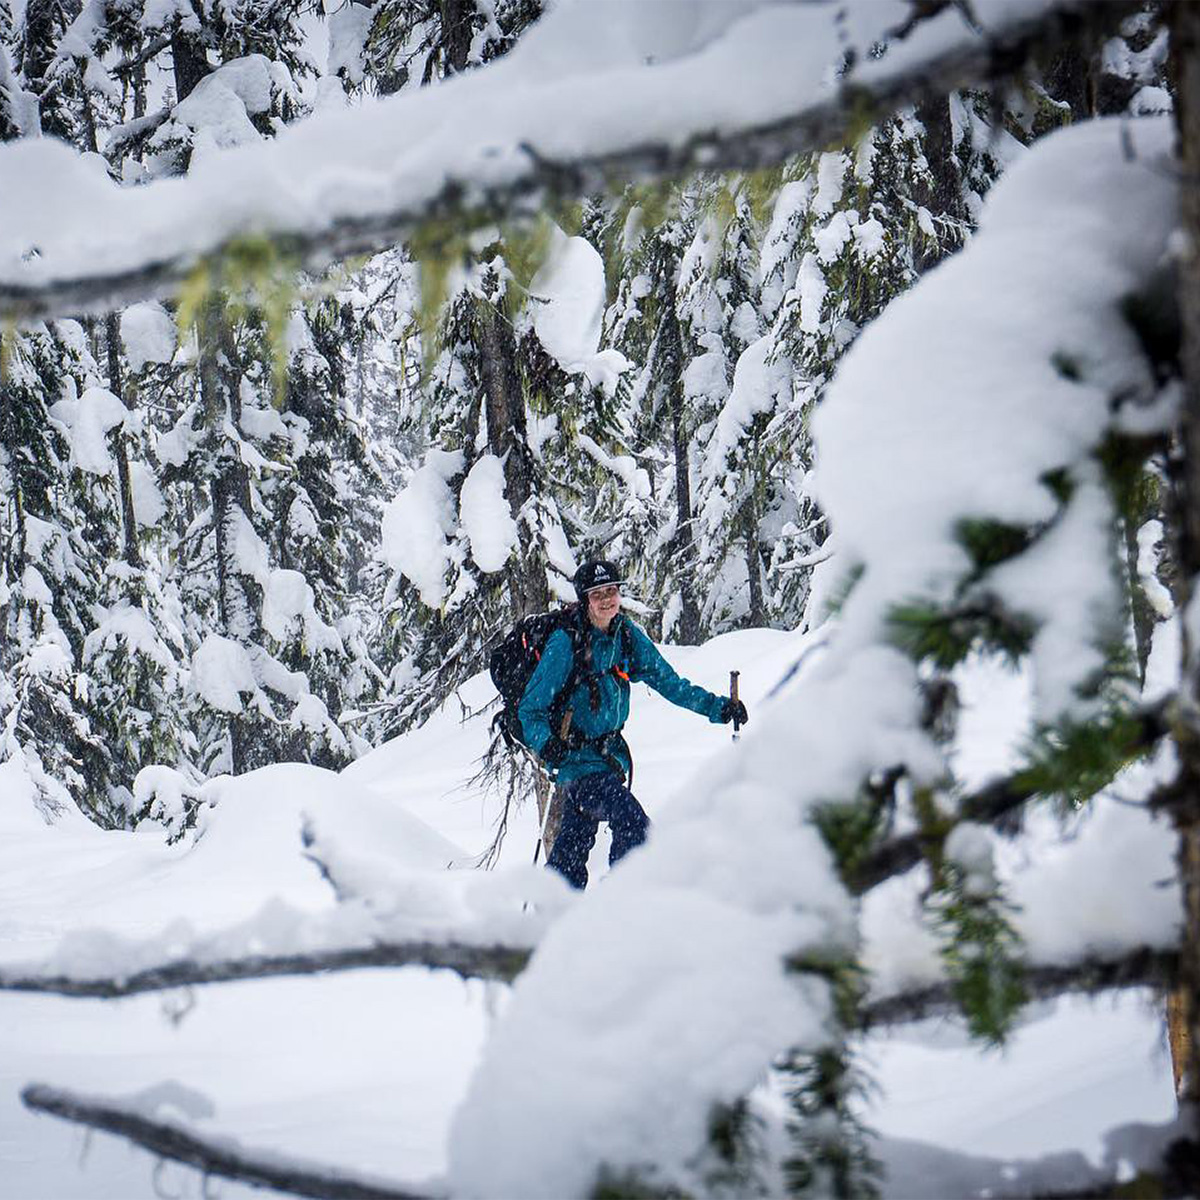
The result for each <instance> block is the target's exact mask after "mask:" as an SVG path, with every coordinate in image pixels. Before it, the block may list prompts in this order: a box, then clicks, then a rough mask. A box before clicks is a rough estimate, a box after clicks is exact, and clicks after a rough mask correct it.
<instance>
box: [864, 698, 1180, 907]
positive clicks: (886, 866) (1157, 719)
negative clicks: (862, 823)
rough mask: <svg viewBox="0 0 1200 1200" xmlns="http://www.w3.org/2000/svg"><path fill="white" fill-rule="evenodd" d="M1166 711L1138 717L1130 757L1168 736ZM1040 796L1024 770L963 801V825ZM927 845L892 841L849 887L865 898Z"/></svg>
mask: <svg viewBox="0 0 1200 1200" xmlns="http://www.w3.org/2000/svg"><path fill="white" fill-rule="evenodd" d="M1166 709H1167V705H1166V702H1163V703H1160V704H1156V705H1154V706H1152V707H1150V708H1147V709H1145V710H1143V711H1142V712H1141V713H1139V714H1138V718H1137V728H1136V740H1135V741H1134V742H1133V743H1131V744H1130V745H1129V746H1128V747H1127V750H1128V752H1129V753H1130V754H1131V755H1132V754H1133V753H1135V752H1136V751H1138V750H1149V749H1150V748H1151V747H1153V746H1154V745H1155V744H1156V743H1157V742H1158V741H1159V740H1160V739H1161V738H1162V737H1164V736H1165V734H1166V733H1167V721H1166ZM1038 794H1039V792H1038V789H1037V786H1036V784H1035V783H1034V782H1033V777H1032V776H1031V775H1030V774H1029V773H1028V772H1027V771H1024V770H1022V771H1019V772H1018V773H1017V774H1015V775H1012V776H1007V777H1005V778H1001V779H996V780H993V781H992V782H991V783H989V784H987V785H986V786H985V787H983V788H981V789H980V790H979V791H977V792H974V793H972V794H971V795H969V796H965V797H963V799H962V800H961V801H960V802H959V806H958V815H959V817H960V818H961V819H962V820H964V821H975V822H977V823H978V824H981V825H998V824H1003V823H1004V822H1005V821H1007V820H1010V819H1011V818H1012V815H1013V814H1014V813H1015V812H1017V810H1019V809H1020V808H1021V807H1022V806H1024V805H1025V804H1027V803H1028V802H1029V801H1030V800H1033V799H1035V798H1036V797H1037V796H1038ZM926 841H927V838H926V835H925V834H923V833H922V832H921V831H920V830H917V831H915V832H913V833H907V834H901V835H900V836H898V837H894V838H889V839H888V840H887V841H886V842H883V843H882V844H881V845H879V846H877V847H876V848H875V849H874V850H872V851H871V852H870V853H868V854H866V855H864V856H863V858H862V859H861V861H860V862H859V863H858V864H857V865H856V866H855V867H854V869H853V871H852V873H851V878H850V879H849V881H848V883H849V886H850V887H851V889H852V890H853V891H854V892H855V893H856V894H858V895H862V894H864V893H865V892H869V891H870V890H871V889H872V888H875V887H878V886H879V885H880V884H881V883H884V882H885V881H887V880H888V879H892V878H894V877H895V876H897V875H903V874H904V873H905V872H906V871H911V870H912V868H913V867H915V866H916V865H917V863H919V862H920V861H921V859H922V858H923V857H924V846H925V844H926Z"/></svg>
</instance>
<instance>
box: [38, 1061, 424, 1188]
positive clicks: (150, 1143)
mask: <svg viewBox="0 0 1200 1200" xmlns="http://www.w3.org/2000/svg"><path fill="white" fill-rule="evenodd" d="M21 1099H22V1100H23V1101H24V1102H25V1104H26V1106H27V1107H29V1108H31V1109H33V1110H34V1111H36V1112H45V1113H51V1114H53V1115H54V1116H56V1117H62V1118H63V1119H64V1120H67V1121H73V1122H75V1123H76V1124H78V1125H86V1126H88V1127H89V1128H91V1129H100V1130H103V1131H104V1132H105V1133H115V1134H117V1135H118V1136H119V1137H124V1138H128V1140H129V1141H131V1142H133V1143H134V1144H135V1145H137V1146H141V1147H142V1148H143V1149H146V1150H149V1151H150V1152H151V1153H153V1154H157V1155H159V1156H160V1157H162V1158H168V1159H171V1160H172V1161H174V1162H181V1163H186V1164H187V1165H188V1166H190V1167H195V1168H196V1169H197V1170H199V1171H203V1172H204V1173H205V1174H206V1175H217V1176H220V1177H222V1178H224V1179H236V1180H238V1181H239V1182H242V1183H248V1184H250V1186H252V1187H267V1188H275V1189H277V1190H279V1191H282V1192H290V1193H291V1194H292V1195H294V1196H310V1197H314V1198H315V1200H437V1198H438V1197H439V1196H440V1195H441V1193H438V1192H434V1191H430V1190H417V1189H415V1188H412V1187H409V1186H407V1185H405V1184H399V1183H392V1182H388V1181H386V1180H382V1179H372V1178H370V1177H367V1176H356V1175H355V1174H354V1173H353V1172H350V1171H347V1170H345V1169H344V1168H341V1167H336V1168H335V1167H329V1166H324V1165H322V1164H315V1163H308V1162H304V1161H303V1160H299V1159H293V1158H289V1157H288V1156H286V1155H282V1154H276V1153H273V1152H266V1151H254V1150H250V1149H246V1148H244V1147H242V1146H240V1145H239V1144H238V1143H237V1142H236V1141H234V1140H233V1139H231V1138H205V1137H200V1136H198V1135H197V1134H196V1133H194V1132H192V1131H190V1130H188V1129H185V1128H183V1126H181V1125H179V1124H175V1123H173V1122H169V1121H163V1120H160V1119H158V1118H156V1117H154V1116H150V1115H147V1113H146V1112H145V1111H143V1110H142V1107H141V1106H139V1105H138V1104H137V1103H129V1102H123V1101H120V1100H111V1099H106V1098H102V1097H94V1096H83V1095H79V1094H78V1093H75V1092H70V1091H64V1090H63V1089H60V1088H54V1087H48V1086H46V1085H45V1084H37V1083H35V1084H30V1085H29V1086H28V1087H26V1088H25V1089H24V1090H23V1091H22V1092H21Z"/></svg>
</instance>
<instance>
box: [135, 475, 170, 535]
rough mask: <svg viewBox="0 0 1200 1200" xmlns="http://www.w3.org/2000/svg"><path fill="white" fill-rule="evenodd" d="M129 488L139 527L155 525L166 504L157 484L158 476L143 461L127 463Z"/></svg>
mask: <svg viewBox="0 0 1200 1200" xmlns="http://www.w3.org/2000/svg"><path fill="white" fill-rule="evenodd" d="M129 490H130V491H131V492H132V494H133V513H134V517H135V519H136V520H137V523H138V528H139V529H148V528H150V527H151V526H153V525H157V524H158V523H159V521H161V520H162V519H163V516H164V515H165V514H166V511H167V505H166V501H165V500H163V494H162V491H161V490H160V489H159V486H158V477H157V476H156V475H155V473H154V472H153V471H152V470H151V469H150V468H149V467H148V466H147V465H146V464H145V463H144V462H136V461H135V462H131V463H130V464H129Z"/></svg>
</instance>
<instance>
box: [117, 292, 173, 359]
mask: <svg viewBox="0 0 1200 1200" xmlns="http://www.w3.org/2000/svg"><path fill="white" fill-rule="evenodd" d="M175 336H176V333H175V322H174V320H172V318H171V315H170V313H168V312H167V310H166V309H165V308H163V306H162V305H161V304H155V303H153V302H150V301H147V302H146V303H143V304H132V305H130V306H129V308H127V309H126V310H125V311H124V312H123V313H122V314H121V341H122V342H123V343H124V344H125V353H126V354H127V355H128V356H129V369H130V370H131V371H132V372H133V373H134V374H135V375H136V374H138V372H140V371H142V370H143V369H144V368H145V366H146V364H147V363H169V362H170V361H171V359H172V358H174V357H175Z"/></svg>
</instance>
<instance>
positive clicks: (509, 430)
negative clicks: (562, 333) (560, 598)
mask: <svg viewBox="0 0 1200 1200" xmlns="http://www.w3.org/2000/svg"><path fill="white" fill-rule="evenodd" d="M476 313H477V317H476V330H477V335H478V339H479V357H480V360H481V363H482V373H483V388H484V405H485V411H486V413H487V432H488V449H489V450H490V451H491V452H492V453H493V454H494V455H495V456H496V457H497V458H498V459H499V460H500V461H501V462H502V463H503V464H504V491H505V495H506V496H507V499H508V503H509V507H510V508H511V509H512V511H513V515H514V517H515V518H516V520H517V524H518V525H521V524H523V516H524V514H525V509H526V505H527V504H528V502H529V500H530V499H531V498H532V496H533V456H532V454H530V451H529V439H528V435H527V432H526V423H525V394H524V392H523V390H522V388H521V378H520V375H519V374H518V372H517V345H516V339H515V338H514V337H513V331H512V326H511V325H510V324H509V322H508V320H507V319H506V317H505V315H504V313H503V312H502V311H501V310H500V298H499V297H496V298H495V299H486V300H483V301H481V302H480V303H479V304H478V306H477V308H476ZM529 533H530V531H529V530H523V545H521V546H519V547H518V549H517V554H516V557H515V558H514V559H513V560H510V565H509V585H510V595H511V599H512V609H513V616H514V617H515V618H516V619H518V620H519V619H520V618H521V617H523V616H526V615H527V614H529V613H533V612H541V611H543V610H544V609H546V608H547V607H548V606H549V604H550V593H549V589H548V588H547V586H546V570H545V564H544V563H543V562H542V561H541V557H540V555H539V553H538V551H537V548H536V542H535V541H534V539H533V538H531V537H530V536H529Z"/></svg>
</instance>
